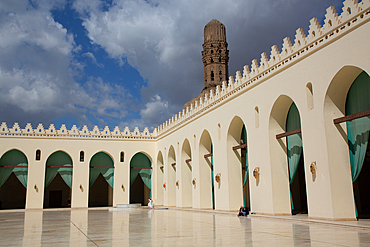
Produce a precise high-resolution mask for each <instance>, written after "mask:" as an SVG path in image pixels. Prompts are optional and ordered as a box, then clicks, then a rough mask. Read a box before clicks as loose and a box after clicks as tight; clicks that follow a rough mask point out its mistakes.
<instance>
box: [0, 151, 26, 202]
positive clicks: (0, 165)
mask: <svg viewBox="0 0 370 247" xmlns="http://www.w3.org/2000/svg"><path fill="white" fill-rule="evenodd" d="M27 175H28V161H27V157H26V156H25V155H24V154H23V153H22V152H21V151H19V150H16V149H13V150H10V151H8V152H6V153H5V154H4V155H3V156H2V157H1V159H0V209H24V208H25V203H26V193H27Z"/></svg>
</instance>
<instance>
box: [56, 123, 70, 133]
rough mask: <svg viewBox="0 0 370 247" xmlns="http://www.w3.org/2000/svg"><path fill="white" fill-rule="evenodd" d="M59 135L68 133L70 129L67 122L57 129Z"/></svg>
mask: <svg viewBox="0 0 370 247" xmlns="http://www.w3.org/2000/svg"><path fill="white" fill-rule="evenodd" d="M57 134H58V135H68V130H67V127H66V125H65V124H62V126H61V127H60V129H59V131H57Z"/></svg>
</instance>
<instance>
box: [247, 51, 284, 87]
mask: <svg viewBox="0 0 370 247" xmlns="http://www.w3.org/2000/svg"><path fill="white" fill-rule="evenodd" d="M276 47H277V46H276ZM250 73H251V72H250V71H249V67H248V65H244V67H243V78H244V79H245V80H248V79H250V76H249V74H250Z"/></svg>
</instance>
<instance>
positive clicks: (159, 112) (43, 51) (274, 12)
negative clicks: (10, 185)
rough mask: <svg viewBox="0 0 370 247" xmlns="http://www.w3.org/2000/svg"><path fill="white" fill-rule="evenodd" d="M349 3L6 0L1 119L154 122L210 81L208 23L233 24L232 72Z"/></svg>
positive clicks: (2, 5)
mask: <svg viewBox="0 0 370 247" xmlns="http://www.w3.org/2000/svg"><path fill="white" fill-rule="evenodd" d="M330 5H334V6H335V7H336V9H337V12H339V13H340V12H341V8H342V1H341V0H324V1H323V0H310V1H305V0H274V1H270V0H259V1H255V0H228V1H224V0H205V1H196V0H163V1H155V0H154V1H151V0H146V1H144V0H122V1H120V0H110V1H104V0H74V1H72V0H55V1H53V0H39V1H36V0H32V1H31V0H2V1H1V2H0V105H1V107H0V121H1V122H7V124H8V126H12V125H13V123H14V122H18V123H19V124H20V126H21V128H24V126H25V124H26V123H28V122H30V123H31V124H32V126H33V127H34V128H36V126H37V124H38V123H43V125H44V127H45V128H48V126H49V125H50V124H51V123H54V124H55V126H56V128H57V129H59V128H60V126H61V124H66V125H67V128H71V127H72V125H74V124H75V125H77V127H79V128H81V127H82V126H83V125H88V127H89V129H92V127H93V126H94V125H98V126H99V128H104V126H106V125H108V126H109V128H110V129H111V130H113V128H114V127H115V126H119V128H120V129H121V130H123V129H124V127H125V126H129V128H130V130H133V129H134V127H136V126H137V127H139V129H140V130H143V128H144V127H149V129H150V130H151V131H152V130H153V128H155V127H157V126H158V125H159V124H161V123H163V122H164V121H166V120H167V119H168V118H170V117H171V116H172V115H174V114H176V113H178V112H179V111H181V110H182V108H183V105H184V103H186V102H187V101H189V100H191V99H192V98H193V97H195V96H196V95H198V94H199V93H200V91H201V90H202V87H203V64H202V60H201V50H202V44H203V28H204V26H205V25H206V24H207V23H208V22H209V21H210V20H212V19H218V20H219V21H221V22H222V23H224V24H225V26H226V33H227V42H228V44H229V47H228V49H229V51H230V54H229V55H230V61H229V73H230V75H235V72H236V71H237V70H241V71H242V70H243V66H244V65H250V64H251V61H252V60H253V59H255V58H256V59H257V60H259V59H260V56H261V53H262V52H266V53H267V55H268V56H269V53H270V50H271V46H273V45H275V44H276V45H278V47H279V49H281V44H282V40H283V38H284V37H287V36H289V37H290V38H291V40H292V41H293V40H294V36H295V30H296V29H298V28H299V27H302V28H303V29H304V31H305V32H306V34H307V30H308V26H309V20H310V19H311V18H313V17H318V18H319V21H321V22H322V21H323V19H324V15H325V13H326V8H328V7H329V6H330Z"/></svg>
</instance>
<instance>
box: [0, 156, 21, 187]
mask: <svg viewBox="0 0 370 247" xmlns="http://www.w3.org/2000/svg"><path fill="white" fill-rule="evenodd" d="M27 165H28V162H27V158H26V156H25V155H24V154H23V153H22V152H21V151H18V150H15V149H13V150H10V151H8V152H6V153H5V154H4V155H3V156H2V157H1V159H0V166H18V167H16V168H5V167H2V168H0V187H1V186H2V185H3V184H4V183H5V182H6V180H8V178H9V176H10V174H12V172H14V174H15V176H16V177H17V178H18V180H19V182H21V184H22V185H23V186H24V187H25V188H27V173H28V169H27V167H22V166H27Z"/></svg>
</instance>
